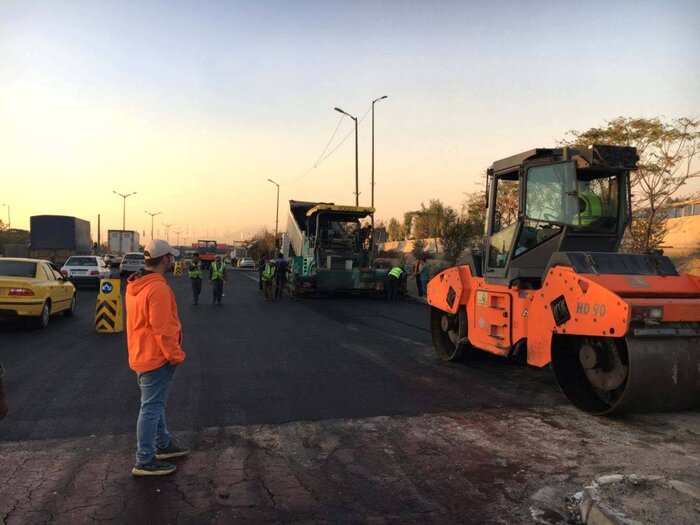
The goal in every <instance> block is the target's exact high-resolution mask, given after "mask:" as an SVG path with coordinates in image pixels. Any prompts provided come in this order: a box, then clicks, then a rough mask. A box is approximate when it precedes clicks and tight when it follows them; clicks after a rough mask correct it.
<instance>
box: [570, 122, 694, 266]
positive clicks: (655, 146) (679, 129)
mask: <svg viewBox="0 0 700 525" xmlns="http://www.w3.org/2000/svg"><path fill="white" fill-rule="evenodd" d="M568 135H569V136H570V137H569V138H566V139H565V140H564V141H563V143H564V144H566V145H573V146H578V147H585V146H588V145H589V144H614V145H619V146H634V147H636V148H637V154H638V155H639V164H638V169H637V170H636V171H635V172H634V173H633V175H632V181H631V182H632V224H631V226H630V229H629V231H628V233H627V237H628V238H627V239H626V241H627V244H628V249H630V250H632V251H635V252H645V251H648V250H650V249H653V248H656V247H658V246H659V245H660V243H661V241H662V240H663V238H664V235H665V234H666V210H667V207H668V205H669V204H670V203H671V202H672V199H673V195H674V194H675V193H676V192H677V191H678V190H679V189H680V187H681V186H682V185H683V184H685V182H686V181H687V180H688V177H689V175H690V174H691V173H690V170H691V164H692V162H693V160H694V159H695V156H696V154H697V153H698V150H699V149H700V119H691V118H680V119H675V120H672V121H670V122H665V121H663V120H661V118H659V117H656V118H651V119H646V118H631V117H617V118H616V119H613V120H611V121H609V122H607V123H606V125H605V126H604V127H600V128H591V129H589V130H588V131H584V132H578V131H573V130H572V131H570V132H569V133H568Z"/></svg>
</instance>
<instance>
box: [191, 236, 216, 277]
mask: <svg viewBox="0 0 700 525" xmlns="http://www.w3.org/2000/svg"><path fill="white" fill-rule="evenodd" d="M192 248H194V249H195V250H197V253H198V254H199V260H200V261H202V268H204V269H205V270H208V269H209V268H210V267H211V263H213V262H214V260H215V259H216V255H217V248H218V244H217V242H216V241H208V240H199V241H197V242H196V243H194V244H192Z"/></svg>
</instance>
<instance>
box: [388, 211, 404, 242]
mask: <svg viewBox="0 0 700 525" xmlns="http://www.w3.org/2000/svg"><path fill="white" fill-rule="evenodd" d="M386 233H387V235H388V236H389V240H390V241H400V240H403V235H402V234H403V229H402V225H401V223H399V221H398V220H396V218H394V217H392V218H391V219H390V220H389V225H388V226H387V227H386Z"/></svg>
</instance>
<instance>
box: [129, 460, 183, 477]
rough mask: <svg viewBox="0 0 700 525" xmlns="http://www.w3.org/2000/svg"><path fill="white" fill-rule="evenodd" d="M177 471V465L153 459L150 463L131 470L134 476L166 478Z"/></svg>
mask: <svg viewBox="0 0 700 525" xmlns="http://www.w3.org/2000/svg"><path fill="white" fill-rule="evenodd" d="M176 469H177V467H176V466H175V465H171V464H170V463H166V462H165V461H158V460H157V459H156V458H153V459H152V460H151V461H149V462H148V463H144V464H143V465H136V466H135V467H134V468H132V469H131V473H132V474H133V475H134V476H166V475H168V474H172V473H173V472H175V470H176Z"/></svg>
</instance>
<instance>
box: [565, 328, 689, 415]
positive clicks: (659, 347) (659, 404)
mask: <svg viewBox="0 0 700 525" xmlns="http://www.w3.org/2000/svg"><path fill="white" fill-rule="evenodd" d="M698 343H699V341H698V338H696V337H689V338H681V337H678V338H673V339H667V338H634V337H627V338H621V337H619V338H614V337H578V336H557V337H555V339H554V340H553V341H552V369H553V371H554V376H555V378H556V381H557V383H558V385H559V388H560V389H561V391H562V392H563V393H564V395H565V396H566V397H567V398H568V399H569V401H571V402H572V403H573V404H574V405H575V406H576V407H578V408H580V409H581V410H584V411H586V412H589V413H591V414H597V415H610V414H621V413H625V412H649V411H665V410H679V409H685V408H694V407H698V406H700V370H698V353H697V348H698Z"/></svg>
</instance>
